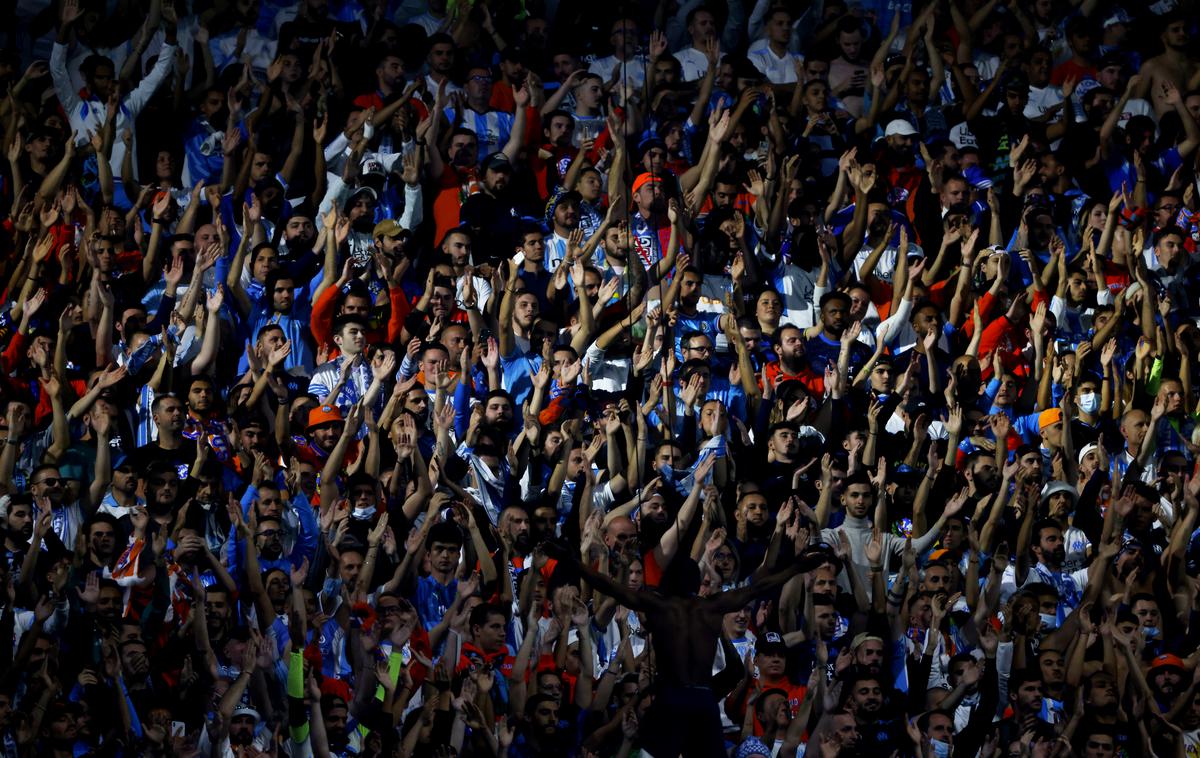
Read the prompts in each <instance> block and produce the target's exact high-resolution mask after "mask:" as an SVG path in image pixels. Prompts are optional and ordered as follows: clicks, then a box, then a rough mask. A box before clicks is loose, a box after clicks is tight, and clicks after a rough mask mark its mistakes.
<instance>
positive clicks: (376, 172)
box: [362, 158, 387, 176]
mask: <svg viewBox="0 0 1200 758" xmlns="http://www.w3.org/2000/svg"><path fill="white" fill-rule="evenodd" d="M362 173H363V176H383V175H384V174H386V173H387V172H386V171H384V170H383V164H382V163H380V162H379V160H378V159H377V158H363V162H362Z"/></svg>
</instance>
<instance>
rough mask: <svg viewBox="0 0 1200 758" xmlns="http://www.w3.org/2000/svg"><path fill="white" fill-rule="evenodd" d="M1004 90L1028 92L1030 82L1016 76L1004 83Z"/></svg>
mask: <svg viewBox="0 0 1200 758" xmlns="http://www.w3.org/2000/svg"><path fill="white" fill-rule="evenodd" d="M1004 89H1005V91H1006V92H1028V91H1029V82H1027V81H1026V80H1025V79H1024V77H1020V76H1014V77H1013V78H1012V79H1009V80H1008V81H1007V82H1005V83H1004Z"/></svg>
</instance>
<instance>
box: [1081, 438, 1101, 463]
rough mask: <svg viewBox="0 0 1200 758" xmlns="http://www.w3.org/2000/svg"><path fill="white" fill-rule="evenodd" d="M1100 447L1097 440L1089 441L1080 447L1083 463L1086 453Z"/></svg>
mask: <svg viewBox="0 0 1200 758" xmlns="http://www.w3.org/2000/svg"><path fill="white" fill-rule="evenodd" d="M1099 449H1100V446H1099V445H1097V444H1096V443H1095V442H1089V443H1088V444H1086V445H1084V446H1083V447H1082V448H1080V449H1079V462H1080V463H1083V458H1084V456H1085V455H1087V454H1088V453H1090V452H1092V451H1093V450H1099Z"/></svg>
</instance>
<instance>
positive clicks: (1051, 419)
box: [1038, 408, 1063, 432]
mask: <svg viewBox="0 0 1200 758" xmlns="http://www.w3.org/2000/svg"><path fill="white" fill-rule="evenodd" d="M1062 420H1063V413H1062V409H1061V408H1048V409H1046V410H1044V411H1042V412H1041V413H1039V414H1038V431H1039V432H1044V431H1046V427H1048V426H1053V425H1055V424H1057V423H1058V422H1059V421H1062Z"/></svg>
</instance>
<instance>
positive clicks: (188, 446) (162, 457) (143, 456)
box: [129, 439, 196, 479]
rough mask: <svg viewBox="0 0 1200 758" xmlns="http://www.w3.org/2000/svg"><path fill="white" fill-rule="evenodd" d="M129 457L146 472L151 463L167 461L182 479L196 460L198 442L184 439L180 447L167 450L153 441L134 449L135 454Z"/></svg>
mask: <svg viewBox="0 0 1200 758" xmlns="http://www.w3.org/2000/svg"><path fill="white" fill-rule="evenodd" d="M129 457H130V459H131V460H132V462H133V465H134V467H135V468H136V470H137V471H139V472H145V471H146V468H147V467H148V466H149V465H150V464H151V463H158V462H160V461H165V462H166V463H169V464H170V465H171V468H173V469H175V470H176V471H177V472H178V474H179V478H180V479H186V478H187V476H188V471H189V470H190V469H191V467H192V464H193V463H195V462H196V443H195V442H193V441H192V440H189V439H184V440H183V441H182V444H181V445H180V446H179V447H177V448H175V449H174V450H166V449H164V448H161V447H159V445H158V443H157V442H151V443H150V444H148V445H142V446H141V447H139V448H138V449H137V450H134V451H133V455H131V456H129Z"/></svg>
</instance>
